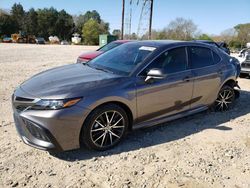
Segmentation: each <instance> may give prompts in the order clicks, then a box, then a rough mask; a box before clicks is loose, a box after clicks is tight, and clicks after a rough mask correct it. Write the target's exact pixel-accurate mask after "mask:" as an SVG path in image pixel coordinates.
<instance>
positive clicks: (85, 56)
mask: <svg viewBox="0 0 250 188" xmlns="http://www.w3.org/2000/svg"><path fill="white" fill-rule="evenodd" d="M102 53H103V52H102V51H94V52H87V53H83V54H81V55H80V56H79V58H80V59H87V60H91V59H94V58H95V57H97V56H99V55H101V54H102Z"/></svg>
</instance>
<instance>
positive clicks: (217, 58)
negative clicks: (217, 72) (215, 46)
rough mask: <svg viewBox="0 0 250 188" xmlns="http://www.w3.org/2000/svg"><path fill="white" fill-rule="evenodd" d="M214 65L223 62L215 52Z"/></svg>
mask: <svg viewBox="0 0 250 188" xmlns="http://www.w3.org/2000/svg"><path fill="white" fill-rule="evenodd" d="M213 58H214V64H217V63H219V62H220V61H221V58H220V56H218V55H217V54H216V53H215V52H213Z"/></svg>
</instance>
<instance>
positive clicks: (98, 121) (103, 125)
mask: <svg viewBox="0 0 250 188" xmlns="http://www.w3.org/2000/svg"><path fill="white" fill-rule="evenodd" d="M95 122H96V123H97V124H98V125H100V126H101V127H105V126H104V125H103V124H101V123H100V122H99V121H97V120H95Z"/></svg>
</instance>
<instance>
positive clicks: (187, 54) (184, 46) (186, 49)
mask: <svg viewBox="0 0 250 188" xmlns="http://www.w3.org/2000/svg"><path fill="white" fill-rule="evenodd" d="M188 47H189V45H183V46H174V47H171V48H168V49H166V50H164V51H162V52H161V53H160V54H158V55H157V56H156V57H154V58H153V59H152V60H151V61H150V62H149V63H147V64H146V65H145V66H144V67H143V68H142V69H141V70H140V71H139V72H138V73H137V74H136V77H140V78H141V77H145V76H143V75H140V74H141V73H142V72H143V71H144V70H145V69H146V68H147V67H148V66H149V65H150V64H151V63H153V62H154V61H155V60H156V59H157V58H158V57H160V56H161V55H162V54H164V53H166V52H167V51H169V50H174V49H176V48H185V52H186V62H187V69H186V70H184V71H179V72H174V73H170V74H168V75H174V74H179V73H182V72H186V71H189V70H191V64H190V63H189V53H188Z"/></svg>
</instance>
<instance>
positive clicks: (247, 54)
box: [239, 48, 250, 77]
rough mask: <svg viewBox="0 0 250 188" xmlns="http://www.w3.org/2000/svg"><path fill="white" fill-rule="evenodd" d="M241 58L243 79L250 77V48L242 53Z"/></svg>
mask: <svg viewBox="0 0 250 188" xmlns="http://www.w3.org/2000/svg"><path fill="white" fill-rule="evenodd" d="M239 57H240V58H241V77H244V76H246V75H248V76H249V75H250V48H247V49H244V50H242V51H241V52H240V55H239Z"/></svg>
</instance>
